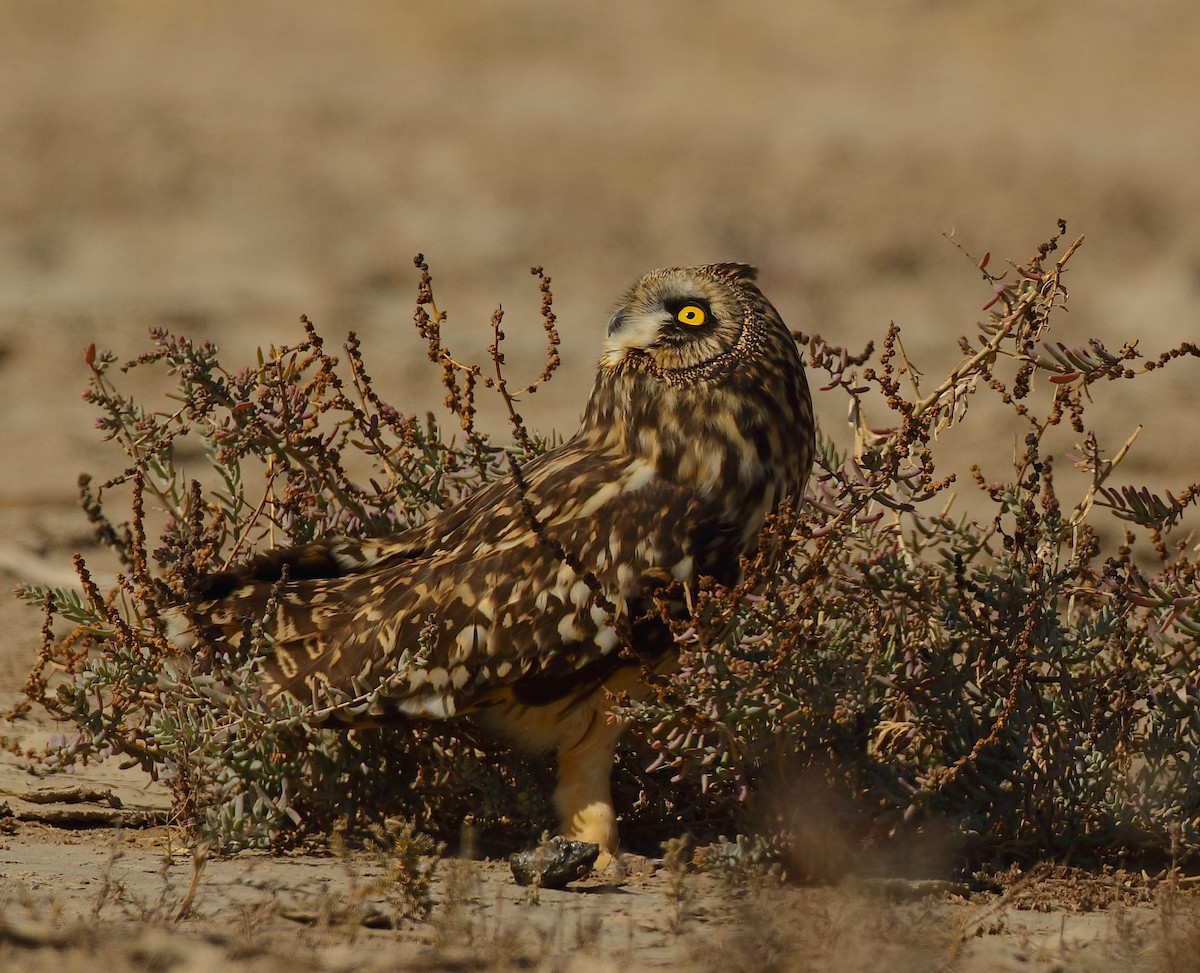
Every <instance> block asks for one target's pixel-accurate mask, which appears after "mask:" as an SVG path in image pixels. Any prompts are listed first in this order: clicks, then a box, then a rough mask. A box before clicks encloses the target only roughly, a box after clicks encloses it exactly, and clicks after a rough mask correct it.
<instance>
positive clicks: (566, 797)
mask: <svg viewBox="0 0 1200 973" xmlns="http://www.w3.org/2000/svg"><path fill="white" fill-rule="evenodd" d="M754 276H755V274H754V270H753V269H752V268H750V267H746V266H744V265H740V264H714V265H711V266H706V267H695V268H687V269H679V268H675V269H667V270H657V271H654V272H653V273H650V274H648V275H647V276H645V277H644V278H642V280H641V281H639V282H638V283H637V284H636V285H635V286H634V287H633V288H632V289H631V290H630V291H629V292H628V294H627V295H626V296H625V298H624V300H623V301H622V302H621V304H620V305H619V307H618V309H617V311H616V313H615V314H614V315H613V317H612V320H611V321H610V323H609V328H608V339H607V342H606V344H605V347H604V352H603V355H602V357H601V360H600V364H599V369H598V373H597V376H596V383H595V387H594V389H593V391H592V394H591V398H590V399H589V401H588V403H587V407H586V410H585V413H584V417H583V423H582V425H581V427H580V429H579V431H578V432H577V433H576V434H575V436H574V437H572V438H571V439H570V440H569V441H568V442H566V443H564V444H563V445H562V446H560V447H559V448H557V449H555V450H552V451H550V452H548V453H546V454H545V455H543V456H540V457H538V458H536V459H534V460H532V461H530V462H528V463H527V464H525V466H524V467H523V468H522V470H521V475H520V482H518V481H517V480H516V479H514V478H513V477H511V476H510V477H506V478H504V479H502V480H499V481H497V482H495V483H493V484H491V485H490V486H487V487H485V488H484V489H482V490H480V491H479V492H477V493H475V494H474V495H472V496H471V497H469V498H468V499H466V500H465V501H463V502H462V503H460V504H458V505H457V506H455V507H453V508H451V509H449V510H445V511H443V512H441V513H439V514H438V515H436V516H434V517H432V518H431V519H430V520H429V521H428V522H427V523H425V524H424V525H422V526H420V527H418V528H414V529H412V530H408V531H405V532H404V533H402V534H398V535H396V536H393V537H386V538H381V539H377V540H367V541H358V540H346V539H336V540H325V541H320V542H317V543H314V544H310V545H306V546H304V547H300V548H295V549H291V550H282V551H275V552H271V553H268V554H266V555H263V556H261V557H259V558H257V559H256V560H254V561H252V562H250V563H249V564H248V565H246V566H245V567H243V568H240V569H238V570H235V571H232V572H225V573H222V574H219V575H214V576H212V577H211V578H209V579H208V580H207V583H206V585H205V586H204V588H203V590H202V591H201V593H200V597H201V600H202V603H201V605H200V606H199V611H200V615H201V617H202V618H205V619H206V620H208V621H211V623H212V626H213V627H214V629H215V630H217V631H219V632H221V633H223V634H222V637H224V638H225V639H226V640H227V641H229V642H230V643H233V644H236V643H237V642H238V640H239V638H240V633H241V632H242V631H243V623H244V621H245V619H246V618H248V617H258V616H261V614H262V613H263V611H264V608H265V605H266V602H267V599H268V597H269V596H270V593H271V591H272V589H273V587H274V586H275V583H276V582H277V581H278V580H279V578H280V576H281V571H282V570H283V569H284V567H285V566H286V568H287V571H288V580H287V582H286V583H285V584H284V585H282V586H281V590H280V593H279V599H278V603H277V609H276V612H275V617H274V619H273V623H272V624H271V625H269V626H268V629H269V631H270V635H271V638H272V652H271V654H270V655H269V656H268V657H267V658H266V659H265V661H264V679H265V681H266V682H267V684H268V685H269V687H270V688H271V689H273V690H274V691H277V692H284V693H289V694H291V695H292V696H295V697H296V698H298V699H300V700H302V701H309V700H311V701H313V702H314V703H315V704H316V705H317V706H318V707H328V706H330V704H331V702H333V703H335V704H336V703H337V702H338V701H339V700H345V699H347V698H349V697H355V696H360V695H361V694H363V693H364V692H367V691H369V690H370V689H372V688H373V687H378V686H379V685H380V684H381V683H386V689H385V691H384V692H383V693H380V694H378V698H376V699H375V700H373V701H372V702H371V703H370V704H369V705H367V706H365V708H364V706H345V705H343V706H341V707H340V708H339V707H338V706H337V705H335V706H334V708H333V712H332V715H331V716H330V722H332V723H338V722H341V723H348V724H351V725H353V724H355V723H360V722H364V721H367V722H376V723H378V722H387V721H389V720H396V719H410V718H433V719H443V718H448V717H453V716H458V715H463V714H474V716H475V717H476V718H477V719H479V720H480V721H481V722H483V723H484V724H485V725H487V726H489V727H492V728H494V729H495V730H497V731H499V732H501V733H503V734H504V735H506V736H507V737H509V738H510V739H512V740H513V741H514V742H516V743H517V744H519V745H522V746H526V747H530V748H533V749H537V750H555V751H557V753H558V757H559V785H558V788H557V790H556V792H555V800H556V804H557V806H558V809H559V811H560V813H561V814H562V816H563V830H564V833H566V834H567V835H568V836H570V837H574V838H579V839H581V840H587V841H595V842H597V843H599V844H600V845H601V846H602V849H603V851H605V852H608V853H612V852H615V850H616V846H617V832H616V825H615V821H614V815H613V809H612V801H611V796H610V790H609V776H610V773H611V767H612V755H613V749H614V747H615V744H616V739H617V737H618V735H619V733H620V726H619V725H618V724H617V723H616V722H615V721H614V720H613V719H612V718H611V717H610V716H608V714H607V709H608V706H609V698H610V697H609V695H608V693H607V692H606V691H605V690H606V689H608V690H610V691H619V690H622V689H624V690H630V691H632V692H635V693H636V691H637V687H638V684H639V681H640V674H641V672H642V666H643V665H648V666H651V667H659V668H661V667H664V666H668V665H670V664H671V661H672V658H673V653H672V640H671V637H670V633H669V631H668V629H667V626H666V625H665V623H663V622H662V621H661V620H660V619H658V618H657V617H656V616H655V613H654V611H653V595H654V592H655V591H657V590H660V589H663V588H665V587H668V586H671V585H675V586H676V587H677V588H678V587H680V586H684V585H693V584H694V583H695V581H696V579H697V578H699V577H701V576H703V575H712V576H714V577H715V578H717V579H718V580H720V581H725V582H732V581H734V580H736V578H737V576H738V570H739V568H738V561H739V557H740V556H741V555H743V554H746V553H749V552H751V551H752V550H753V549H754V546H755V542H756V538H757V535H758V532H759V529H760V528H761V527H762V524H763V520H764V517H765V516H766V514H767V513H768V512H769V511H771V510H772V509H774V508H775V507H777V506H778V504H779V503H780V501H781V500H783V499H784V498H785V497H798V496H799V494H800V492H801V491H802V489H803V487H804V482H805V480H806V478H807V476H808V472H809V468H810V466H811V463H812V450H813V421H812V412H811V402H810V399H809V393H808V388H807V385H806V382H805V378H804V371H803V367H802V365H801V360H800V356H799V353H798V350H797V348H796V345H795V342H794V341H793V340H792V338H791V336H790V334H789V332H788V330H787V328H786V327H785V326H784V324H783V322H782V321H781V320H780V318H779V315H778V313H777V312H776V311H775V309H774V308H773V307H772V306H771V304H770V302H768V301H767V299H766V298H765V297H763V295H762V294H761V293H760V291H759V290H758V288H757V287H756V286H755V285H754V283H753V280H754ZM680 610H683V609H682V599H680ZM331 688H332V690H333V691H332V693H331V692H330V689H331Z"/></svg>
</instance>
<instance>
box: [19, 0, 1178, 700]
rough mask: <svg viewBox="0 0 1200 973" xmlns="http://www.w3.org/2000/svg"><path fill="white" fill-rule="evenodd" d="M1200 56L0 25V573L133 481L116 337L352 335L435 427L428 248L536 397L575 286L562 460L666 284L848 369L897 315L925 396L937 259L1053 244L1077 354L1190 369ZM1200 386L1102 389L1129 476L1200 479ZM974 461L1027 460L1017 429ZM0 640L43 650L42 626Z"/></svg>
mask: <svg viewBox="0 0 1200 973" xmlns="http://www.w3.org/2000/svg"><path fill="white" fill-rule="evenodd" d="M1197 50H1200V5H1197V4H1195V3H1194V2H1192V0H1160V2H1158V3H1155V4H1138V5H1134V4H1128V3H1125V2H1122V0H1058V2H1056V3H1053V4H1046V3H1041V2H1030V0H1010V2H1008V3H1006V4H1003V5H997V4H995V3H981V2H974V0H891V2H889V3H886V4H881V3H874V2H865V0H804V2H796V0H749V2H743V3H737V4H734V3H728V2H725V3H718V2H715V0H655V2H652V3H646V2H641V0H639V2H634V0H616V2H606V3H604V4H599V3H596V4H584V3H572V4H568V3H561V2H555V0H505V2H499V0H495V2H488V0H463V2H455V3H442V4H435V3H416V2H407V0H346V2H343V3H338V4H330V3H321V2H308V0H287V2H266V0H264V2H258V3H253V4H247V3H244V2H237V0H206V2H205V3H183V2H171V0H105V2H104V3H88V2H67V0H23V2H22V0H0V396H2V399H0V402H2V407H3V415H4V420H3V422H0V456H3V458H4V463H3V467H2V468H0V529H2V530H4V531H5V532H6V534H7V536H6V538H5V540H4V544H3V546H4V547H5V548H6V549H7V550H8V552H9V555H8V560H7V561H6V562H5V563H8V564H9V565H10V568H9V573H10V575H11V576H12V577H13V580H15V577H16V573H18V572H17V570H16V568H13V567H12V565H13V564H17V565H18V566H19V564H20V560H21V558H22V557H24V556H25V555H29V556H31V557H35V558H40V557H42V556H49V557H50V558H51V559H52V560H53V559H54V558H58V560H60V561H61V562H62V564H63V565H64V566H66V565H67V564H68V554H69V550H70V549H71V548H72V547H73V546H76V545H78V544H79V543H82V539H83V538H85V537H86V536H87V533H88V532H87V530H86V527H85V525H84V524H83V521H82V517H81V516H80V515H78V514H77V513H76V512H75V508H74V503H75V479H76V476H77V474H78V473H79V472H80V471H81V470H90V471H95V472H99V473H103V472H106V471H110V472H111V471H112V470H113V469H115V468H118V467H119V465H120V457H119V456H117V455H116V453H115V451H113V450H112V449H110V448H109V447H106V446H103V445H101V444H100V443H99V442H98V438H97V436H96V434H95V431H94V430H93V428H92V418H93V417H92V416H91V414H90V412H89V410H88V408H87V407H86V406H85V404H84V403H82V402H81V401H80V398H79V391H80V389H81V388H82V387H83V386H84V384H85V381H86V369H85V366H84V364H83V360H82V353H83V349H84V348H85V347H86V346H87V344H88V343H89V342H93V341H94V342H96V343H97V344H98V345H99V346H100V347H102V348H111V349H113V350H114V351H116V352H117V353H118V355H119V356H120V357H121V358H122V359H124V358H127V357H132V356H133V355H135V354H137V353H138V352H140V351H142V350H144V349H145V348H146V345H147V342H146V329H147V328H148V327H150V326H153V325H166V326H168V327H171V328H175V329H178V330H181V331H183V332H185V333H188V334H190V335H193V336H196V337H203V338H210V339H212V340H214V341H216V342H217V343H218V344H220V345H221V346H222V347H223V348H224V349H225V350H226V353H225V356H224V359H225V360H226V363H227V364H228V365H230V366H233V365H235V364H237V363H239V362H242V361H245V362H249V361H250V360H251V359H252V356H253V353H254V349H255V347H256V346H259V345H264V346H265V345H267V344H270V343H273V342H274V343H281V342H293V341H296V340H298V339H299V337H300V335H301V332H300V330H299V326H298V324H297V321H298V318H299V316H300V315H301V314H302V313H304V314H308V315H309V316H310V317H311V318H312V319H313V320H314V321H316V322H317V324H318V325H319V327H320V328H321V330H322V331H323V333H324V334H325V335H326V337H327V338H328V339H329V340H330V341H331V342H339V341H340V340H341V339H342V338H343V337H344V335H345V333H346V332H347V331H348V330H350V329H354V330H357V331H358V332H359V333H360V335H361V336H362V338H363V341H364V347H365V353H366V355H367V358H368V364H369V365H370V371H371V373H372V375H374V377H375V378H376V379H377V380H378V387H379V390H380V392H381V393H382V394H383V395H385V397H389V398H390V399H391V400H392V401H393V402H394V403H395V404H397V405H398V406H400V407H402V408H404V409H408V410H420V411H423V410H425V409H426V408H432V407H436V406H437V405H438V403H440V401H441V394H440V392H439V390H438V376H437V374H436V369H431V368H430V367H429V366H428V363H427V362H426V360H425V358H424V346H423V343H422V342H421V341H420V340H419V339H418V338H417V336H416V335H415V333H414V332H413V331H412V328H411V323H410V322H411V312H412V301H413V296H414V293H415V281H416V274H415V272H414V270H413V267H412V256H413V255H414V254H415V253H417V252H418V251H421V252H424V253H425V254H426V255H427V258H428V260H429V262H430V265H431V269H432V272H433V275H434V286H435V293H436V295H437V298H438V303H439V305H440V306H442V307H443V308H445V309H447V310H448V311H449V315H450V317H449V322H448V324H447V326H446V331H445V336H446V339H447V341H448V342H449V344H450V345H451V347H452V348H453V349H454V350H455V351H456V352H457V353H458V354H459V355H460V357H464V358H469V357H471V356H480V355H482V354H483V349H484V347H485V346H486V344H487V342H488V340H489V337H490V334H489V324H488V322H489V318H490V315H491V311H492V308H493V307H494V306H495V305H496V304H502V305H503V306H504V308H505V310H506V313H507V324H508V327H507V331H508V334H509V336H510V348H509V355H508V357H509V362H510V373H511V376H512V378H513V380H514V381H523V380H524V379H526V378H532V377H533V376H535V375H536V374H537V373H538V371H540V369H541V365H542V361H541V345H542V333H541V329H540V327H539V317H538V313H537V309H538V303H539V301H538V293H537V288H536V281H534V280H533V279H532V278H531V277H530V276H529V267H530V265H531V264H542V265H544V266H545V268H546V271H547V272H548V273H549V274H550V275H551V276H552V277H553V286H554V291H555V295H556V298H557V302H556V310H557V313H558V315H559V323H560V329H561V332H562V337H563V346H562V354H563V358H564V361H565V365H564V368H563V371H562V373H560V376H559V378H558V380H556V381H554V382H552V383H551V384H550V385H549V386H548V387H547V388H545V389H544V390H542V391H541V392H539V393H538V395H537V396H535V397H534V398H533V399H532V400H531V401H529V402H528V403H527V404H526V406H525V408H524V410H523V411H524V412H525V414H526V416H527V418H529V419H530V420H531V424H532V425H533V426H534V427H535V428H538V429H541V430H543V431H547V430H549V429H552V428H553V429H557V430H558V431H559V432H563V433H569V432H570V431H572V430H573V428H574V426H575V424H576V421H577V419H578V416H579V413H580V410H581V408H582V406H583V402H584V399H585V396H586V390H587V388H588V387H589V386H590V382H591V375H592V370H593V364H594V361H595V357H596V355H597V352H598V348H599V343H600V340H601V337H602V334H603V328H604V324H605V322H606V321H607V319H608V315H609V310H610V308H611V305H612V304H613V302H614V301H615V300H616V298H617V297H618V296H619V295H620V293H621V292H622V291H623V290H624V289H625V288H626V287H627V286H628V285H629V284H630V283H632V282H633V281H634V280H635V279H636V278H637V277H638V276H640V275H641V274H642V273H643V272H645V271H647V270H649V269H651V268H654V267H658V266H663V265H669V264H688V263H697V262H710V261H715V260H735V261H742V262H748V263H753V264H756V265H757V266H758V267H759V268H760V271H761V273H760V281H761V283H762V286H763V289H764V291H765V292H766V293H767V294H768V295H769V296H770V297H771V298H772V300H773V301H774V302H775V303H776V305H777V306H778V307H779V308H780V310H781V311H782V312H783V314H784V317H785V319H786V320H787V321H788V322H789V323H790V324H791V325H792V326H793V327H796V328H801V329H803V330H805V331H809V332H812V331H815V332H819V333H821V334H823V335H825V336H827V337H828V338H829V339H830V340H831V341H834V342H837V343H844V344H849V345H851V346H858V345H861V344H863V343H864V342H865V341H866V340H867V339H868V338H877V339H878V338H880V337H881V336H882V335H883V332H884V329H885V327H886V326H887V323H888V322H889V321H892V320H894V321H896V322H897V323H898V324H899V325H901V327H902V328H903V329H904V342H905V346H906V348H907V349H908V351H909V353H910V355H911V356H912V357H913V359H914V360H915V361H916V362H917V363H918V364H919V365H920V366H921V367H922V368H923V370H924V372H925V374H926V375H927V376H929V377H933V378H936V377H938V375H937V374H936V373H944V370H946V369H948V368H949V367H951V366H952V365H953V363H954V362H955V361H956V360H957V358H958V354H959V353H958V349H957V345H956V338H957V336H958V335H959V334H961V333H967V332H968V331H969V329H970V328H971V326H972V325H973V323H974V322H975V321H976V320H977V319H978V318H979V317H980V316H981V313H982V312H981V311H980V308H981V305H982V304H983V303H984V302H985V301H986V300H987V299H988V297H989V296H990V292H989V291H988V289H987V287H986V286H985V285H984V284H983V282H982V281H981V280H980V279H979V275H978V274H977V272H976V271H975V270H974V268H973V267H972V266H971V264H970V262H969V261H968V260H967V259H965V258H964V256H963V255H962V254H961V253H960V252H959V251H958V250H957V249H956V248H955V247H954V246H953V245H952V244H951V243H949V242H947V240H946V239H945V238H944V236H943V235H944V234H947V233H950V232H954V233H955V235H956V239H957V240H958V241H959V242H961V243H962V244H963V246H965V247H966V248H967V249H968V250H969V251H971V252H972V253H973V254H975V255H976V256H979V255H980V254H982V253H983V252H984V251H991V252H992V254H993V263H992V267H993V269H994V268H995V267H996V266H997V265H998V262H999V261H1002V260H1003V259H1005V258H1012V259H1014V260H1022V259H1025V258H1027V257H1029V256H1030V255H1031V254H1032V253H1033V251H1034V249H1035V248H1036V246H1037V244H1038V243H1040V242H1042V241H1043V240H1044V239H1046V238H1048V236H1049V235H1050V234H1051V233H1052V232H1053V231H1054V229H1055V221H1056V220H1057V219H1058V218H1059V217H1062V218H1065V219H1067V220H1068V222H1069V231H1068V238H1070V237H1073V236H1074V235H1076V234H1079V233H1082V234H1086V236H1087V242H1086V244H1085V246H1084V248H1083V250H1082V251H1081V252H1080V253H1079V254H1078V255H1077V257H1076V258H1075V259H1074V261H1073V262H1072V265H1071V267H1072V269H1071V271H1070V275H1069V281H1070V284H1071V287H1072V304H1071V311H1070V313H1069V315H1067V316H1064V317H1060V319H1059V330H1058V331H1057V332H1056V335H1055V336H1056V337H1057V339H1058V340H1061V341H1064V342H1066V343H1068V344H1079V343H1082V342H1083V341H1084V340H1085V339H1086V338H1087V337H1089V336H1096V337H1100V338H1102V339H1103V340H1105V341H1106V342H1107V343H1109V345H1110V346H1119V345H1120V344H1121V343H1122V342H1123V341H1125V340H1127V339H1131V338H1137V339H1139V340H1140V341H1141V347H1142V348H1143V349H1144V350H1145V351H1146V352H1149V353H1155V352H1157V351H1158V350H1160V349H1162V348H1164V347H1165V346H1167V345H1169V344H1174V343H1177V342H1178V341H1180V340H1182V339H1193V340H1194V339H1197V338H1200V333H1198V332H1200V328H1197V326H1196V314H1195V306H1196V300H1197V297H1198V296H1200V221H1198V220H1197V213H1200V117H1198V110H1197V107H1196V96H1197V92H1198V91H1200V61H1198V59H1197V57H1196V52H1197ZM1198 376H1200V363H1195V362H1188V363H1184V364H1182V365H1179V366H1177V367H1176V368H1174V369H1171V370H1168V371H1167V373H1165V374H1163V375H1162V376H1154V377H1153V378H1152V379H1151V380H1148V381H1144V382H1137V383H1133V384H1131V385H1126V384H1124V383H1123V384H1120V385H1110V386H1106V387H1105V388H1104V389H1103V392H1104V393H1105V394H1104V398H1103V400H1102V401H1100V402H1099V403H1098V404H1097V411H1096V417H1097V420H1096V421H1097V422H1098V423H1100V425H1101V431H1102V435H1103V438H1104V440H1105V441H1106V442H1108V443H1109V444H1110V447H1111V449H1115V448H1116V447H1117V446H1119V444H1120V443H1121V442H1123V441H1124V439H1125V437H1126V436H1127V435H1128V434H1129V433H1130V432H1131V431H1132V428H1133V425H1134V424H1135V422H1145V423H1147V424H1148V426H1149V428H1148V430H1147V432H1146V434H1145V435H1144V436H1143V438H1142V441H1141V442H1140V443H1139V445H1138V447H1137V449H1136V450H1135V452H1134V453H1133V455H1132V456H1131V458H1130V460H1129V462H1128V465H1127V467H1126V470H1127V472H1126V479H1127V480H1144V481H1146V482H1149V483H1150V484H1151V485H1152V486H1157V487H1169V486H1172V485H1181V484H1183V483H1185V482H1187V481H1189V480H1191V479H1195V478H1197V472H1196V462H1195V457H1196V455H1197V453H1198V447H1200V422H1198V421H1196V419H1195V418H1194V417H1195V416H1196V414H1197V408H1198V406H1200V391H1198V388H1200V383H1198V382H1197V377H1198ZM817 408H818V411H819V412H820V413H821V416H822V421H823V423H824V424H825V425H826V426H827V427H832V426H838V425H841V424H842V423H843V421H844V410H845V405H844V402H842V401H841V400H840V399H839V400H837V401H836V402H834V403H832V404H831V405H830V404H826V403H824V402H823V401H822V400H821V398H820V397H818V402H817ZM494 427H495V428H500V424H499V423H495V424H494ZM965 442H970V443H972V444H977V445H978V446H979V448H980V449H981V450H985V449H988V448H990V449H991V450H992V451H993V452H994V453H997V454H998V455H1000V456H1002V457H1003V456H1007V455H1010V454H1011V452H1012V448H1013V447H1012V442H1013V433H1012V431H1011V429H1006V428H1001V427H997V428H996V429H995V430H992V429H991V428H990V427H988V426H987V425H986V423H984V424H983V425H981V426H980V428H979V429H978V430H977V432H976V433H975V434H974V435H973V436H972V437H967V439H966V440H965ZM959 448H962V445H961V444H960V446H959ZM975 459H976V457H973V456H963V457H961V460H962V462H963V463H964V464H966V463H969V462H973V461H975ZM999 472H1001V471H999V470H998V471H997V473H999ZM963 489H964V491H967V492H969V491H970V490H971V489H972V488H971V487H970V486H969V485H966V484H964V487H963ZM14 552H16V553H14ZM0 624H3V625H4V626H5V627H6V628H8V629H9V632H8V634H9V635H11V638H4V640H3V641H4V643H5V644H6V645H7V644H10V643H11V642H12V640H13V639H16V640H18V641H21V642H22V643H23V644H26V645H28V646H30V647H32V645H33V644H34V643H35V641H36V629H37V618H36V613H35V612H32V611H30V610H29V609H24V608H19V607H10V606H8V605H5V606H4V614H3V615H0ZM12 626H16V627H15V628H13V627H12ZM2 678H3V673H0V679H2Z"/></svg>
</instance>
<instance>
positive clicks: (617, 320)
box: [608, 308, 627, 337]
mask: <svg viewBox="0 0 1200 973" xmlns="http://www.w3.org/2000/svg"><path fill="white" fill-rule="evenodd" d="M626 317H627V311H626V309H625V308H621V310H619V311H618V312H617V313H616V314H614V315H613V316H612V317H611V318H609V319H608V334H609V337H612V335H613V334H615V333H616V332H618V331H620V330H621V329H622V328H623V327H625V320H626Z"/></svg>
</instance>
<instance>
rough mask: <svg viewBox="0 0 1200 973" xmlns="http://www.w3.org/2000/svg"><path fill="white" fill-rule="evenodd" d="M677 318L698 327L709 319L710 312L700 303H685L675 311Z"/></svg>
mask: <svg viewBox="0 0 1200 973" xmlns="http://www.w3.org/2000/svg"><path fill="white" fill-rule="evenodd" d="M675 320H676V321H678V322H679V323H680V324H686V325H688V326H689V327H692V328H698V327H700V325H702V324H703V323H704V322H705V321H707V320H708V314H707V313H706V312H705V310H704V308H702V307H701V306H700V305H699V304H685V305H684V306H683V307H681V308H680V309H679V310H678V311H676V312H675Z"/></svg>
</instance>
